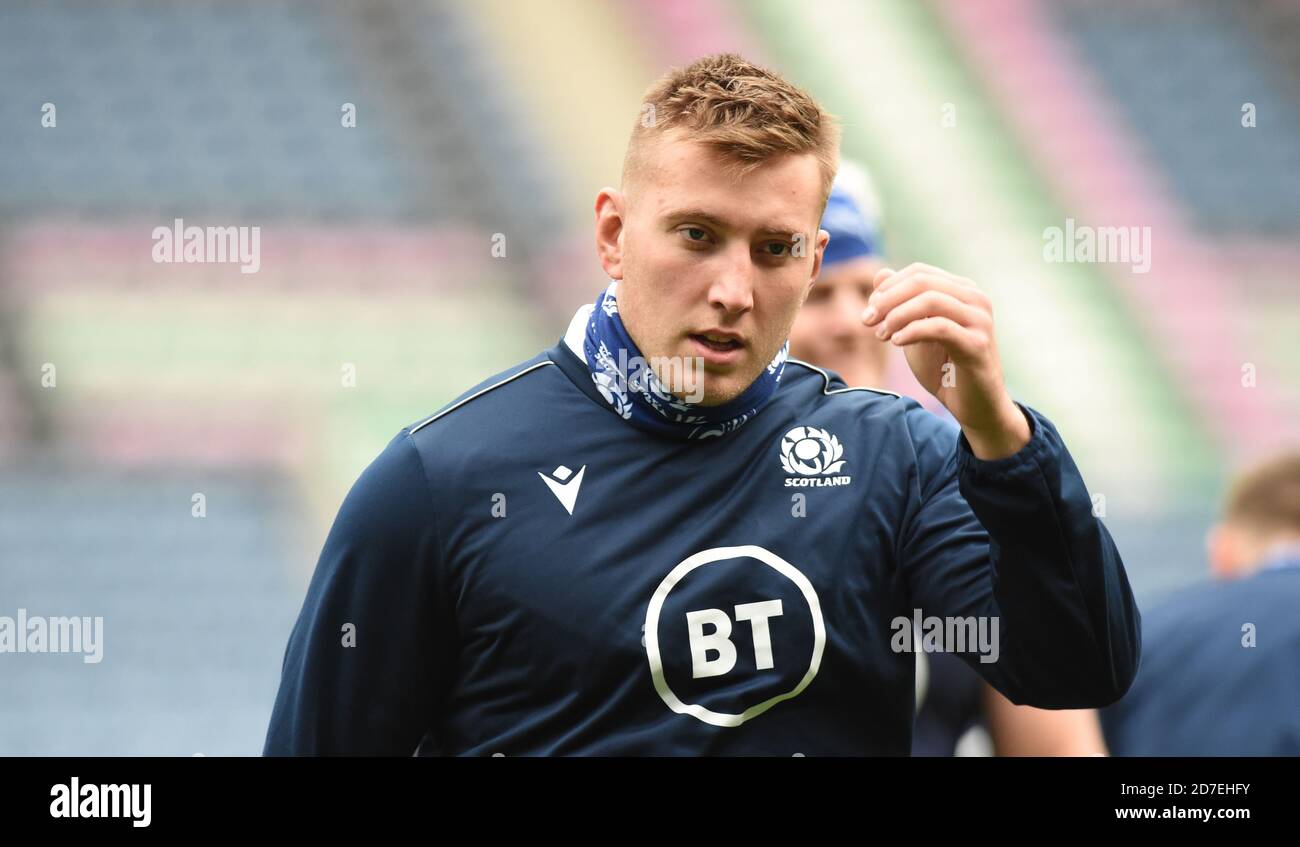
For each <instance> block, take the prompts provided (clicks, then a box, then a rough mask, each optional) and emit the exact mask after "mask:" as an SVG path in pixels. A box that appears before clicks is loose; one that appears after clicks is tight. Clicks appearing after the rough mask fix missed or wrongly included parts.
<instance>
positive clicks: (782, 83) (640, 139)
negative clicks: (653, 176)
mask: <svg viewBox="0 0 1300 847" xmlns="http://www.w3.org/2000/svg"><path fill="white" fill-rule="evenodd" d="M670 129H680V130H682V131H683V132H684V133H686V134H687V135H688V136H689V137H690V138H692V139H693V140H697V141H699V142H701V143H703V144H706V145H708V146H710V147H712V148H713V149H715V150H716V151H717V152H719V153H720V154H722V155H723V156H724V157H725V158H726V159H728V160H729V161H730V162H731V163H732V165H733V167H734V170H735V173H736V175H737V176H743V175H744V174H745V173H747V172H749V171H751V170H753V169H754V168H755V167H757V166H758V165H760V164H762V163H763V162H765V161H767V160H768V159H771V158H773V157H776V156H780V155H783V154H786V153H811V154H812V155H813V156H815V157H816V159H817V163H818V165H819V167H820V170H821V177H822V185H821V190H822V206H823V209H824V207H825V201H826V198H827V197H828V196H829V195H830V192H831V185H832V183H833V182H834V181H835V172H836V171H837V170H838V168H839V148H840V129H839V125H838V123H837V122H836V120H835V117H834V116H833V115H831V114H830V113H829V112H827V111H826V110H825V109H823V108H822V107H821V105H820V104H819V103H818V102H817V101H816V100H814V99H813V97H812V96H811V95H810V94H808V93H807V92H806V91H804V90H803V89H801V88H798V87H796V86H794V85H791V84H790V83H789V82H787V81H786V80H784V79H782V78H781V77H780V76H779V75H777V74H775V73H773V72H772V71H769V70H767V69H765V68H761V67H759V66H758V65H755V64H753V63H751V62H749V61H747V60H746V59H744V58H742V57H740V56H738V55H736V54H735V53H720V54H717V55H714V56H705V57H704V58H702V59H696V60H695V61H694V62H692V63H691V64H689V65H687V66H686V67H684V68H673V69H672V70H670V71H669V72H668V73H666V74H664V75H663V76H662V77H660V78H659V79H658V80H656V81H655V82H654V84H653V85H651V86H650V88H648V89H647V90H646V93H645V97H644V100H643V104H642V112H641V115H640V116H638V119H637V122H636V125H635V126H634V127H633V128H632V138H631V140H630V141H629V142H628V146H627V155H626V157H625V158H624V160H623V185H624V188H625V189H626V188H627V186H628V184H629V183H631V182H634V181H635V180H636V179H637V178H639V177H640V176H641V175H642V174H643V172H644V169H645V166H646V165H645V149H646V147H647V146H648V142H650V141H651V140H653V139H654V138H655V137H657V136H659V135H661V134H663V133H664V132H666V131H668V130H670Z"/></svg>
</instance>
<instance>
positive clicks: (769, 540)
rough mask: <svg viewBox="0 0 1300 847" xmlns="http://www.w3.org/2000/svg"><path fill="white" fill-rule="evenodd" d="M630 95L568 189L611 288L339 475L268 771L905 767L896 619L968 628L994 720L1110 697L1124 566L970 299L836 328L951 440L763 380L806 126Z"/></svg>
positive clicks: (790, 93)
mask: <svg viewBox="0 0 1300 847" xmlns="http://www.w3.org/2000/svg"><path fill="white" fill-rule="evenodd" d="M646 103H647V104H648V106H649V108H645V109H642V110H641V117H642V119H641V120H639V121H638V122H637V125H636V127H635V128H634V130H633V134H632V139H631V143H630V144H629V148H628V153H627V159H626V164H625V169H624V174H623V187H622V190H621V191H616V190H614V189H605V190H603V191H601V192H600V194H599V196H598V197H597V199H596V209H595V211H596V227H595V229H596V246H597V255H598V257H599V260H600V262H601V265H602V267H603V268H604V270H605V273H606V274H607V275H608V276H609V277H610V278H611V279H612V280H613V283H612V284H611V285H610V287H609V289H608V290H606V291H605V292H604V293H602V294H601V295H600V297H599V298H598V299H597V302H596V303H595V304H594V305H588V306H585V307H584V308H582V309H580V310H579V311H578V313H577V314H576V315H575V316H574V319H573V321H572V322H571V324H570V326H569V329H568V331H567V332H566V333H565V336H564V338H563V339H562V340H561V342H560V343H558V344H557V345H555V346H554V347H552V348H551V349H549V350H546V351H544V352H542V353H540V354H539V355H537V356H536V357H534V358H533V359H531V360H529V361H527V362H524V363H521V364H520V365H519V366H518V367H515V368H511V369H510V370H509V371H507V372H505V373H503V374H500V375H498V376H496V377H493V378H492V379H489V380H487V381H486V382H484V383H482V384H481V385H479V386H476V387H475V388H472V389H470V390H469V391H468V392H466V393H465V394H464V395H463V396H462V397H461V398H460V399H458V400H456V401H455V402H453V403H452V404H450V405H449V406H447V407H446V408H444V409H443V410H442V411H440V412H438V413H437V414H435V415H433V416H432V417H429V418H427V419H425V420H423V421H420V422H418V423H415V424H413V425H411V426H409V427H407V428H405V429H403V430H402V431H401V432H400V433H399V434H398V435H397V436H396V437H395V438H394V439H393V441H392V442H391V443H390V444H389V446H388V448H387V449H386V450H385V451H384V452H383V453H382V454H381V455H380V456H379V458H378V459H376V460H375V462H374V463H373V464H372V465H371V466H370V467H369V468H368V469H367V470H366V471H365V473H363V474H362V476H361V478H360V480H359V481H358V482H357V484H356V485H355V486H354V488H353V490H352V491H351V492H350V493H349V494H348V497H347V499H346V500H345V502H344V503H343V506H342V508H341V509H340V512H339V515H338V518H337V520H336V521H335V525H334V527H333V529H332V530H331V532H330V535H329V538H328V539H327V540H326V542H325V548H324V550H323V551H322V553H321V559H320V562H319V564H318V565H317V569H316V573H315V576H314V577H313V579H312V582H311V586H310V588H309V589H308V594H307V599H306V601H305V603H304V605H303V609H302V613H301V615H300V617H299V619H298V622H297V624H296V626H295V627H294V630H293V633H292V635H291V637H290V640H289V646H288V649H287V651H286V653H285V657H284V670H283V679H282V682H281V687H280V692H279V695H278V697H277V699H276V703H275V708H274V713H273V715H272V718H271V725H270V729H269V731H268V734H267V740H266V748H265V751H266V752H267V753H268V754H321V753H325V754H331V753H333V754H337V753H365V754H393V755H410V754H411V753H412V752H416V751H417V750H418V752H420V753H432V752H441V753H449V754H466V755H492V754H497V753H499V754H503V755H527V754H610V755H619V754H659V755H675V754H683V755H694V754H773V755H784V756H788V755H793V754H795V753H802V754H804V755H818V754H824V755H854V754H872V753H880V754H897V755H905V754H907V752H908V750H909V743H910V735H911V724H912V699H913V674H914V668H915V666H914V660H913V657H912V654H911V653H910V652H904V651H902V650H900V649H898V648H897V644H898V642H897V638H896V634H897V633H898V631H899V630H898V625H897V622H898V621H899V620H905V621H910V620H911V616H912V615H913V614H914V612H915V610H921V612H920V614H923V615H925V616H926V617H930V616H937V617H939V618H946V619H948V620H950V621H955V622H957V624H958V625H957V626H953V627H951V629H952V631H953V632H954V633H955V632H957V631H958V630H959V629H960V625H961V624H967V625H969V626H970V627H976V626H978V629H979V633H980V635H981V636H988V637H981V638H980V644H981V645H982V646H983V647H986V648H987V647H990V646H991V647H992V650H991V651H989V650H985V651H984V653H982V654H981V655H976V654H975V653H974V652H971V653H969V654H968V660H969V661H970V662H971V663H972V666H974V667H975V668H976V669H977V670H979V671H980V673H981V674H982V675H983V676H984V677H985V678H986V679H988V680H989V681H990V682H992V683H993V684H994V685H996V686H997V687H998V688H999V690H1001V691H1003V692H1004V693H1005V694H1006V695H1007V696H1008V697H1010V698H1011V699H1012V700H1014V701H1017V702H1027V703H1032V704H1034V705H1038V706H1044V707H1056V708H1070V707H1082V706H1098V705H1102V704H1105V703H1109V702H1112V701H1113V700H1115V699H1117V698H1118V697H1119V696H1121V695H1122V694H1123V693H1124V691H1125V690H1126V689H1127V687H1128V685H1129V682H1130V680H1131V679H1132V676H1133V673H1134V671H1135V669H1136V666H1137V659H1138V640H1137V637H1138V636H1137V632H1138V623H1139V619H1138V612H1137V608H1136V606H1135V605H1134V602H1133V598H1132V593H1131V592H1130V590H1129V586H1128V581H1127V578H1126V576H1125V573H1124V568H1123V564H1122V562H1121V560H1120V556H1119V553H1118V551H1117V550H1116V549H1115V545H1114V543H1113V542H1112V540H1111V538H1110V536H1109V535H1108V533H1107V532H1106V530H1105V528H1104V527H1103V526H1102V525H1101V524H1100V523H1099V522H1098V521H1097V520H1096V519H1095V518H1094V517H1093V516H1092V511H1091V501H1090V499H1089V496H1088V492H1087V489H1086V487H1085V486H1084V483H1083V480H1082V478H1081V477H1080V476H1079V472H1078V470H1077V469H1076V467H1075V465H1074V462H1073V461H1072V460H1071V458H1070V456H1069V454H1068V453H1067V452H1066V450H1065V448H1064V445H1063V444H1062V443H1061V439H1060V436H1059V435H1058V434H1057V432H1056V430H1055V428H1054V427H1053V426H1052V425H1051V423H1049V422H1048V421H1047V419H1046V418H1044V417H1043V416H1042V415H1040V414H1038V413H1037V412H1036V411H1033V410H1031V409H1029V408H1028V407H1025V406H1021V405H1018V404H1017V403H1016V402H1014V401H1013V400H1012V398H1011V397H1010V396H1009V395H1008V392H1007V389H1006V387H1005V386H1004V385H1003V382H1002V377H1001V371H1000V364H999V361H998V355H997V347H996V344H995V343H994V337H993V327H992V316H991V312H990V308H989V303H988V299H987V298H986V297H985V296H984V295H983V294H982V293H981V292H980V291H979V290H978V289H977V288H976V287H975V286H974V284H973V283H972V282H970V281H969V280H965V279H962V278H960V277H957V276H954V275H952V274H949V273H946V272H944V271H941V270H939V269H937V268H931V267H928V266H925V265H913V266H910V267H908V268H905V269H903V270H901V271H898V272H897V273H893V272H891V273H889V274H882V278H880V279H879V283H880V284H879V285H878V286H877V290H876V293H875V294H874V295H873V302H872V304H871V310H870V311H871V314H870V315H869V316H868V317H867V318H866V320H867V322H868V323H869V324H870V325H871V326H873V327H880V328H882V329H883V331H884V333H885V334H886V335H887V336H888V337H890V338H892V339H893V343H895V344H897V345H900V346H903V347H905V348H906V349H907V351H908V357H909V362H910V364H911V366H912V368H913V369H914V370H915V371H916V372H917V374H918V377H919V378H920V379H921V382H922V384H923V385H925V386H926V387H927V389H929V390H931V391H933V392H935V393H936V395H937V396H938V397H939V399H940V400H941V401H943V403H944V404H945V405H946V406H947V408H948V409H950V410H951V411H952V413H953V416H954V418H955V419H956V420H957V421H958V422H959V423H960V429H958V427H957V426H956V425H953V424H943V423H942V422H940V421H938V420H937V419H935V418H934V417H933V416H932V415H929V414H928V413H925V412H923V411H922V410H921V408H920V406H918V405H917V404H916V403H915V402H913V401H909V400H906V399H902V398H899V397H896V396H893V395H885V394H874V393H870V392H863V391H838V390H837V389H838V388H839V387H840V386H839V385H838V384H830V383H828V381H827V380H826V378H825V377H824V375H823V374H822V373H821V372H819V371H817V370H815V369H812V368H809V367H806V366H802V365H795V364H788V363H787V362H786V347H787V343H786V339H787V337H788V335H789V332H790V327H791V324H792V323H793V322H794V318H795V315H796V313H797V312H798V310H799V307H800V305H801V304H802V303H803V301H804V298H805V297H807V295H808V291H809V289H810V288H811V287H812V285H813V282H814V280H815V279H816V277H817V272H818V270H819V268H820V265H821V259H822V253H823V250H824V248H825V246H826V242H827V235H826V234H825V233H822V232H820V231H819V230H818V222H819V220H820V218H821V214H822V211H823V207H824V206H825V203H826V198H827V195H828V194H829V192H830V188H831V182H832V180H833V178H834V176H835V170H836V164H837V158H838V149H837V148H838V134H837V130H836V128H835V126H834V125H833V122H832V120H831V118H830V116H829V115H827V114H826V113H825V112H824V111H823V110H822V109H821V108H820V106H818V104H817V103H816V102H815V101H814V100H813V99H812V98H811V97H809V96H808V95H807V94H806V93H805V92H803V91H801V90H799V89H798V88H796V87H794V86H792V85H790V84H789V83H788V82H786V81H784V80H782V79H781V78H780V77H778V76H776V75H775V74H772V73H770V72H768V71H765V70H763V69H761V68H758V67H755V66H754V65H751V64H749V63H748V62H746V61H744V60H743V59H741V58H739V57H737V56H734V55H722V56H714V57H708V58H705V59H701V60H699V61H697V62H695V63H693V64H692V65H690V66H689V67H687V68H685V69H682V70H676V71H673V72H671V73H669V74H668V75H666V76H665V77H663V78H662V79H660V80H659V81H658V82H656V83H655V84H654V85H653V86H652V87H651V89H650V90H649V91H648V92H647V96H646ZM885 277H887V278H885ZM697 361H699V362H701V363H702V364H701V367H700V371H701V372H702V378H703V382H702V385H699V384H696V383H694V382H693V381H691V380H685V379H681V377H682V376H683V374H684V373H686V372H688V371H693V369H692V368H690V367H688V365H689V364H690V363H695V362H697ZM647 362H649V363H650V364H651V365H652V367H649V368H647V367H645V365H646V363H647ZM945 364H951V365H952V366H953V367H952V368H950V369H944V368H943V366H944V365H945ZM949 371H951V372H952V373H954V374H955V379H950V380H944V382H943V383H941V378H942V377H943V375H944V374H945V373H947V372H949ZM674 372H675V373H674ZM908 625H909V626H910V623H909V624H908ZM962 631H963V632H970V633H971V638H972V640H974V638H975V635H974V633H973V631H971V630H969V629H968V630H962ZM971 646H973V644H972V645H971Z"/></svg>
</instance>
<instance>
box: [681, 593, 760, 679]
mask: <svg viewBox="0 0 1300 847" xmlns="http://www.w3.org/2000/svg"><path fill="white" fill-rule="evenodd" d="M780 615H781V601H780V600H765V601H763V602H761V603H742V604H741V605H739V606H737V607H736V620H737V621H749V625H750V627H751V628H752V630H753V636H754V664H755V665H756V666H757V667H758V669H759V670H760V671H762V670H771V669H772V668H773V667H775V665H774V664H773V662H772V632H771V630H770V629H769V628H768V624H767V622H768V619H769V618H774V617H779V616H780ZM686 625H687V626H688V627H689V628H690V630H689V631H690V639H691V676H692V678H694V679H700V678H701V677H706V676H721V675H722V674H725V673H729V672H730V671H731V669H732V668H734V667H735V666H736V645H735V643H733V642H732V640H731V618H729V617H727V613H726V612H724V611H722V610H721V609H703V610H701V611H698V612H687V613H686ZM706 625H710V626H712V627H713V631H712V632H709V633H705V631H704V627H705V626H706ZM709 651H713V652H716V653H717V654H718V656H717V658H715V659H709V658H707V654H708V653H709Z"/></svg>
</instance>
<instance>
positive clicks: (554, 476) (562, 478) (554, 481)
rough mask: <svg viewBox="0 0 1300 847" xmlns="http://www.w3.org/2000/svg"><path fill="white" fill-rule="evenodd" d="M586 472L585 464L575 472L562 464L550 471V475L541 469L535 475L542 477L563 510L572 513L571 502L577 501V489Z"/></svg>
mask: <svg viewBox="0 0 1300 847" xmlns="http://www.w3.org/2000/svg"><path fill="white" fill-rule="evenodd" d="M586 472H587V466H586V465H583V466H582V469H581V470H579V471H578V472H577V473H576V474H575V473H574V472H573V471H571V470H569V469H568V468H566V467H565V466H564V465H560V466H559V467H558V468H556V469H555V470H554V471H552V472H551V475H550V476H547V475H546V474H544V473H542V472H541V471H538V472H537V475H538V476H540V477H541V478H542V482H544V483H546V487H547V488H549V489H551V493H552V494H554V495H555V499H556V500H559V501H560V505H561V506H563V507H564V510H565V511H566V512H568V513H569V514H573V504H574V503H576V502H578V489H579V488H581V487H582V475H583V474H584V473H586Z"/></svg>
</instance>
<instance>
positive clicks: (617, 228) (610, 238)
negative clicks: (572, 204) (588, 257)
mask: <svg viewBox="0 0 1300 847" xmlns="http://www.w3.org/2000/svg"><path fill="white" fill-rule="evenodd" d="M625 203H626V201H625V199H624V197H623V194H622V193H621V192H619V191H617V190H615V189H613V188H602V189H601V190H600V193H599V194H597V195H596V255H597V256H598V257H599V258H600V266H601V267H602V268H604V270H605V275H606V276H607V277H609V278H610V279H622V278H623V223H624V221H625V209H626V205H625Z"/></svg>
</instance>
